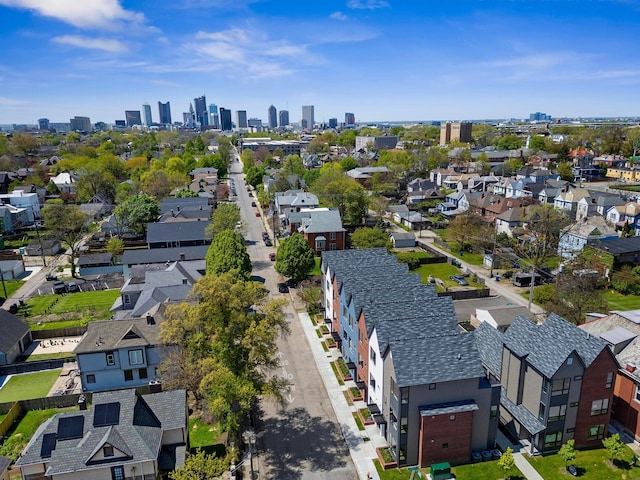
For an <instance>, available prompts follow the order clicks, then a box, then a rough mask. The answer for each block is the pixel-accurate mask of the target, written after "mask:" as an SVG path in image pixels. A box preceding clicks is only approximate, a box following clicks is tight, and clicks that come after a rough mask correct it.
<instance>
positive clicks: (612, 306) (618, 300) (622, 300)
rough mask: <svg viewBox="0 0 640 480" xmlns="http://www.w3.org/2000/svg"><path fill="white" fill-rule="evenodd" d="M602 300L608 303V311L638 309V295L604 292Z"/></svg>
mask: <svg viewBox="0 0 640 480" xmlns="http://www.w3.org/2000/svg"><path fill="white" fill-rule="evenodd" d="M604 298H605V299H606V300H607V302H609V310H636V309H638V308H640V296H639V295H621V294H619V293H618V292H616V291H614V290H607V291H605V292H604Z"/></svg>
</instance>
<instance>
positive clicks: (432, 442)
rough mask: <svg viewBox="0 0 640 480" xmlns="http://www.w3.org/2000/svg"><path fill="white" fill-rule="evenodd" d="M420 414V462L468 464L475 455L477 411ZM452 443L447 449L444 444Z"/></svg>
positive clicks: (428, 463) (424, 463) (427, 463)
mask: <svg viewBox="0 0 640 480" xmlns="http://www.w3.org/2000/svg"><path fill="white" fill-rule="evenodd" d="M449 417H450V415H449V414H444V415H435V416H428V415H426V416H421V417H420V440H419V441H420V445H419V448H418V463H419V464H420V466H421V467H427V466H429V465H431V464H432V463H438V462H449V463H452V464H460V463H466V462H468V461H469V458H470V457H471V431H472V428H473V412H463V413H456V414H455V420H450V419H449ZM445 443H448V447H447V448H442V445H443V444H445Z"/></svg>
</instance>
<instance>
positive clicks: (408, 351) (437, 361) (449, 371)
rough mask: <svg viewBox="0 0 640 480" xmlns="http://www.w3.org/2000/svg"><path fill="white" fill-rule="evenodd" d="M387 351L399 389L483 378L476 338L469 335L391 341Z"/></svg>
mask: <svg viewBox="0 0 640 480" xmlns="http://www.w3.org/2000/svg"><path fill="white" fill-rule="evenodd" d="M389 350H390V351H391V355H392V356H393V366H394V370H395V374H396V383H397V384H398V386H399V387H411V386H414V385H425V384H429V383H439V382H452V381H456V380H464V379H469V378H483V377H484V369H483V368H482V362H481V361H480V354H479V353H478V349H477V347H476V343H475V337H474V336H473V335H470V334H465V333H461V334H455V335H440V336H423V337H417V338H411V339H401V340H391V341H390V342H389Z"/></svg>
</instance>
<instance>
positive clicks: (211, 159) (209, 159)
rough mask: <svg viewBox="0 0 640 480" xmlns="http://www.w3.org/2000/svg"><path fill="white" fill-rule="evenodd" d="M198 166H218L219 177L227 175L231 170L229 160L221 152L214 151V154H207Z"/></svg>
mask: <svg viewBox="0 0 640 480" xmlns="http://www.w3.org/2000/svg"><path fill="white" fill-rule="evenodd" d="M198 167H203V168H207V167H210V168H217V169H218V177H226V176H227V173H228V171H229V167H228V165H227V162H226V161H224V160H223V159H222V157H221V156H220V154H219V153H214V154H212V155H205V156H204V157H202V158H201V159H200V161H199V162H198Z"/></svg>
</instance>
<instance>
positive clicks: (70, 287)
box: [67, 282, 80, 293]
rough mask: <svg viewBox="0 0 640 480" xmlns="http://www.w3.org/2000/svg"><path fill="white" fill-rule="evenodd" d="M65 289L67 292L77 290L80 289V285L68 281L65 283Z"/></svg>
mask: <svg viewBox="0 0 640 480" xmlns="http://www.w3.org/2000/svg"><path fill="white" fill-rule="evenodd" d="M67 291H68V292H69V293H74V292H79V291H80V287H79V286H78V284H77V283H76V282H68V283H67Z"/></svg>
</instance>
